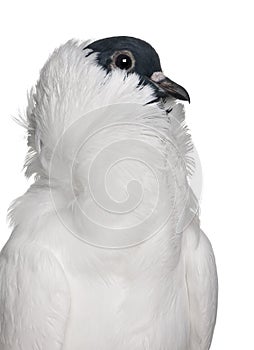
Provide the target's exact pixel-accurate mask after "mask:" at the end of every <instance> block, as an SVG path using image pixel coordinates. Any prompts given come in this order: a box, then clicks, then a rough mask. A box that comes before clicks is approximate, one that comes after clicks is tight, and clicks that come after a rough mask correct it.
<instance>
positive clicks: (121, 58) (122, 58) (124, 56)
mask: <svg viewBox="0 0 254 350" xmlns="http://www.w3.org/2000/svg"><path fill="white" fill-rule="evenodd" d="M113 65H114V66H115V67H118V68H120V69H125V70H130V69H131V68H132V67H133V66H134V57H133V56H132V54H131V53H130V52H129V51H124V52H116V53H115V55H114V56H113Z"/></svg>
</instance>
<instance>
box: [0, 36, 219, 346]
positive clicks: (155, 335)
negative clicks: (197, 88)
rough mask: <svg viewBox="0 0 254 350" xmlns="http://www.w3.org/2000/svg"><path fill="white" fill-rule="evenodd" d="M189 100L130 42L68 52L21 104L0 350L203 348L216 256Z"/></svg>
mask: <svg viewBox="0 0 254 350" xmlns="http://www.w3.org/2000/svg"><path fill="white" fill-rule="evenodd" d="M177 100H185V101H188V100H189V95H188V93H187V91H186V90H185V89H184V88H183V87H181V86H180V85H178V84H176V83H174V82H173V81H171V80H170V79H168V78H167V77H166V76H165V75H164V74H163V73H162V69H161V65H160V60H159V57H158V55H157V53H156V51H155V50H154V49H153V48H152V47H151V46H150V45H149V44H148V43H146V42H144V41H142V40H140V39H136V38H132V37H112V38H107V39H102V40H99V41H95V42H83V43H80V42H77V41H74V40H72V41H68V42H67V43H66V44H64V45H63V46H61V47H60V48H58V49H57V50H55V52H54V53H53V54H52V56H51V57H50V58H49V60H48V61H47V62H46V64H45V66H44V67H43V69H42V70H41V73H40V78H39V80H38V82H37V84H36V87H35V88H34V89H32V91H31V94H30V96H29V101H28V107H27V113H26V118H25V119H24V120H23V123H24V124H25V126H26V128H27V133H28V146H29V153H28V156H27V160H26V163H25V167H26V175H27V176H31V175H34V183H33V184H32V186H31V187H30V188H29V189H28V191H27V192H26V193H25V194H24V195H23V196H21V197H19V198H18V199H17V200H16V201H15V202H14V203H13V205H12V206H11V209H10V214H9V215H10V218H11V222H12V225H13V232H12V234H11V237H10V239H9V240H8V242H7V243H6V245H5V246H4V248H3V250H2V252H1V255H0V349H1V350H113V349H114V350H130V349H131V350H208V349H209V347H210V344H211V340H212V336H213V330H214V326H215V321H216V311H217V289H218V288H217V273H216V265H215V259H214V255H213V250H212V247H211V245H210V242H209V240H208V239H207V237H206V236H205V234H204V233H203V232H202V231H201V229H200V224H199V217H198V214H199V213H198V205H197V198H196V197H195V195H194V193H193V191H192V189H191V185H190V183H191V176H192V174H191V173H192V172H193V171H195V169H194V164H193V162H194V158H195V157H193V147H192V143H191V139H190V136H189V134H188V130H187V129H186V126H185V121H184V108H183V105H182V104H181V103H179V102H177Z"/></svg>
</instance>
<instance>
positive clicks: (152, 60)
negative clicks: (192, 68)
mask: <svg viewBox="0 0 254 350" xmlns="http://www.w3.org/2000/svg"><path fill="white" fill-rule="evenodd" d="M85 49H91V50H92V51H91V53H93V52H96V53H97V61H98V63H99V65H101V66H102V67H103V68H104V69H105V70H106V71H107V72H110V71H112V70H114V69H121V70H125V71H126V72H127V73H134V72H135V73H137V74H138V75H139V76H140V81H141V83H143V84H150V85H151V86H152V87H153V89H154V90H155V94H156V96H157V97H158V98H167V97H174V98H176V99H179V100H183V101H189V102H190V97H189V94H188V92H187V91H186V90H185V89H184V88H183V87H182V86H180V85H179V84H177V83H175V82H173V81H172V80H170V79H169V78H167V77H166V76H165V75H164V74H163V72H162V68H161V64H160V58H159V56H158V54H157V52H156V51H155V49H154V48H153V47H152V46H151V45H150V44H148V43H147V42H145V41H143V40H140V39H137V38H133V37H129V36H116V37H110V38H105V39H101V40H98V41H95V42H93V43H91V44H90V45H88V46H86V48H85Z"/></svg>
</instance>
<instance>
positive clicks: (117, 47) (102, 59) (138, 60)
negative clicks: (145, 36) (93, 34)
mask: <svg viewBox="0 0 254 350" xmlns="http://www.w3.org/2000/svg"><path fill="white" fill-rule="evenodd" d="M87 48H88V49H91V50H93V51H94V52H97V53H98V58H97V59H98V63H99V64H100V65H101V66H102V67H104V68H105V69H106V70H107V71H110V70H111V69H112V58H113V56H114V54H115V53H117V52H119V53H120V54H121V52H122V51H123V52H124V51H128V52H130V53H131V54H132V55H133V58H134V60H135V64H134V66H133V67H132V69H131V71H132V72H136V73H138V74H139V75H140V76H148V77H150V76H151V75H152V74H153V72H156V71H161V65H160V59H159V56H158V54H157V52H156V51H155V50H154V48H153V47H152V46H151V45H150V44H148V43H147V42H145V41H143V40H140V39H136V38H133V37H129V36H115V37H111V38H106V39H101V40H98V41H95V42H93V43H91V44H90V45H88V46H87V47H86V49H87Z"/></svg>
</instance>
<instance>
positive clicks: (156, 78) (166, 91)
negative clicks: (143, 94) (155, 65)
mask: <svg viewBox="0 0 254 350" xmlns="http://www.w3.org/2000/svg"><path fill="white" fill-rule="evenodd" d="M149 80H150V82H151V83H152V84H153V85H155V86H156V88H157V89H158V90H157V91H158V94H159V97H168V96H173V97H175V98H177V99H179V100H183V101H188V102H189V103H190V96H189V94H188V92H187V91H186V90H185V89H184V88H183V87H182V86H180V85H178V84H177V83H175V82H174V81H172V80H170V79H169V78H167V77H166V76H165V75H164V74H163V73H162V72H154V73H153V74H152V75H151V77H150V79H149Z"/></svg>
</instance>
